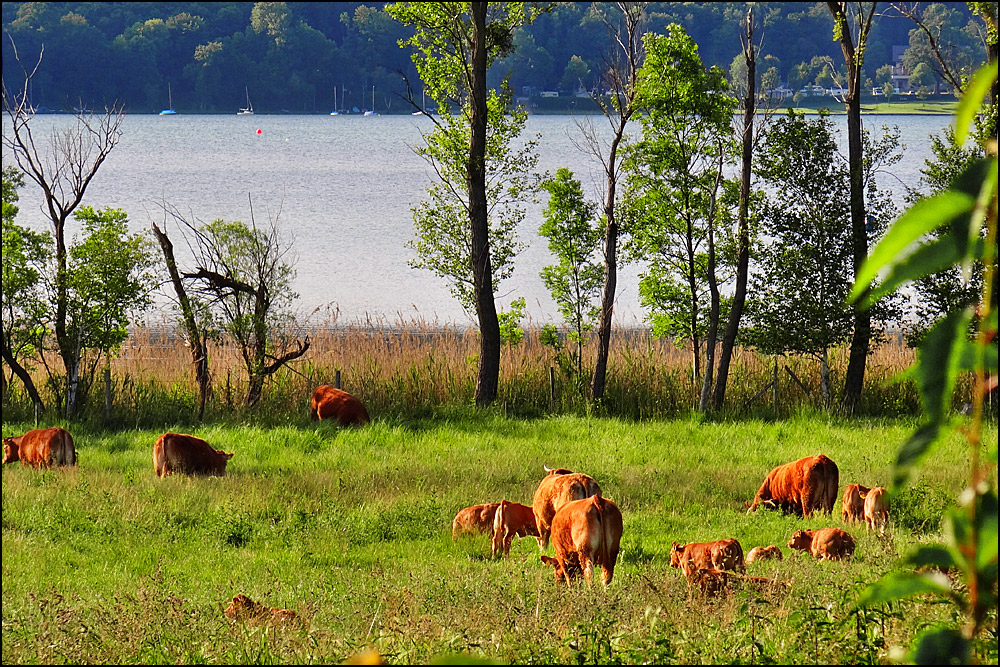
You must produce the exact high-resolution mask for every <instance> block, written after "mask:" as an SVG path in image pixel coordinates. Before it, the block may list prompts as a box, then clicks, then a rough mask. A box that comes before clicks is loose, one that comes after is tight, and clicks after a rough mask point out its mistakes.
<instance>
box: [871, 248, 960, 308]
mask: <svg viewBox="0 0 1000 667" xmlns="http://www.w3.org/2000/svg"><path fill="white" fill-rule="evenodd" d="M961 259H962V255H961V253H960V252H959V244H958V242H957V241H956V239H955V237H954V236H953V235H952V234H945V235H944V236H942V237H940V238H938V239H935V240H934V241H930V242H928V243H924V244H922V245H921V246H920V247H919V248H917V250H916V251H914V252H913V254H911V255H910V256H909V257H907V258H906V259H905V260H903V261H901V262H899V263H898V264H896V265H894V266H892V268H891V270H890V271H889V274H888V275H887V276H886V277H885V280H883V281H882V282H881V283H879V285H878V286H877V287H875V288H874V289H873V290H872V291H871V292H869V293H868V294H867V295H866V296H865V298H864V301H863V302H862V306H863V307H865V308H868V307H870V306H871V305H872V304H874V303H875V302H876V301H878V300H879V299H881V298H882V297H883V296H885V295H886V294H890V293H892V292H893V291H895V290H896V288H897V287H899V286H900V285H902V284H903V283H905V282H907V281H910V280H915V279H917V278H922V277H924V276H929V275H931V274H932V273H937V272H938V271H941V270H942V269H946V268H948V267H950V266H952V265H953V264H957V263H958V262H959V261H960V260H961Z"/></svg>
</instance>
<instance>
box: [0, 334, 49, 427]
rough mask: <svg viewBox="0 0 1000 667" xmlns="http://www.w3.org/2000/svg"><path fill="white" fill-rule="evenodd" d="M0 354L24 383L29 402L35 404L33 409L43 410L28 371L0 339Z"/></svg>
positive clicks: (43, 407)
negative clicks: (29, 398)
mask: <svg viewBox="0 0 1000 667" xmlns="http://www.w3.org/2000/svg"><path fill="white" fill-rule="evenodd" d="M0 356H2V357H3V360H4V361H5V362H6V363H7V365H8V366H10V369H11V370H12V371H14V375H16V376H17V377H18V378H20V380H21V383H22V384H23V385H24V389H25V391H27V392H28V396H29V397H31V402H32V403H34V404H35V409H36V411H38V412H42V411H44V410H45V404H44V403H43V402H42V397H41V396H40V395H39V394H38V389H37V388H36V387H35V383H34V382H33V381H32V379H31V375H29V374H28V371H27V370H26V369H25V368H24V366H22V365H21V364H19V363H18V362H17V359H15V358H14V355H13V353H12V352H11V350H10V348H9V347H7V343H6V342H5V341H3V340H2V339H0Z"/></svg>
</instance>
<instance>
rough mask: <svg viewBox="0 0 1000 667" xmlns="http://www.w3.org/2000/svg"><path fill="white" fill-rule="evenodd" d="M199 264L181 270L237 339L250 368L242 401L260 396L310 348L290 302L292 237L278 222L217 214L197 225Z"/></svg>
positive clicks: (292, 297)
mask: <svg viewBox="0 0 1000 667" xmlns="http://www.w3.org/2000/svg"><path fill="white" fill-rule="evenodd" d="M187 226H188V229H190V230H191V231H193V232H194V233H195V243H196V247H195V249H194V254H195V258H194V260H195V265H196V266H195V270H194V271H188V272H184V273H183V277H184V278H186V279H188V280H189V281H193V283H194V285H195V287H194V291H195V292H196V293H197V294H200V295H201V297H202V298H203V300H204V301H205V302H207V303H209V304H210V307H211V309H212V314H213V317H214V319H215V322H216V324H217V326H218V328H219V330H220V331H222V332H223V333H225V334H227V335H229V336H230V337H231V338H232V340H233V341H234V342H235V343H236V345H237V347H238V348H239V351H240V356H241V357H242V359H243V366H244V368H245V370H246V372H247V395H246V399H245V401H244V404H245V405H246V406H247V407H253V406H254V405H256V404H257V402H258V401H260V399H261V396H262V395H263V391H264V383H265V381H266V380H267V379H268V378H269V377H271V376H272V375H274V373H276V372H277V371H278V370H280V369H281V368H282V367H283V366H285V365H286V364H288V363H290V362H292V361H294V360H295V359H298V358H299V357H301V356H302V355H304V354H305V353H306V352H307V351H308V350H309V336H308V335H307V336H306V337H305V339H304V341H303V340H298V339H297V338H296V337H295V335H296V332H295V331H294V324H295V322H294V315H293V313H292V311H291V305H292V303H293V302H294V301H295V299H296V298H298V294H296V293H295V292H293V291H292V290H291V284H292V280H294V278H295V268H294V266H292V265H291V264H290V263H289V262H288V261H287V260H288V254H289V252H290V251H291V244H290V242H288V241H286V240H284V239H283V238H282V237H281V234H280V232H279V230H278V226H277V224H276V223H274V222H271V224H270V226H269V228H268V229H266V230H263V229H260V228H258V227H257V226H256V224H253V223H252V224H251V225H249V226H248V225H247V224H246V223H244V222H241V221H234V222H226V221H224V220H214V221H212V222H210V223H207V224H204V225H201V226H200V227H198V228H195V227H194V226H193V225H191V224H190V223H188V225H187Z"/></svg>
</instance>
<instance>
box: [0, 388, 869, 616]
mask: <svg viewBox="0 0 1000 667" xmlns="http://www.w3.org/2000/svg"><path fill="white" fill-rule="evenodd" d="M310 417H311V418H312V419H320V420H322V419H337V420H338V421H339V422H340V423H341V424H342V425H345V426H361V425H364V424H367V423H368V422H369V417H368V412H367V411H366V410H365V407H364V405H362V404H361V402H360V401H359V400H358V399H356V398H355V397H353V396H351V395H350V394H349V393H347V392H345V391H342V390H340V389H336V388H334V387H329V386H326V385H323V386H321V387H319V388H317V389H316V391H315V392H313V396H312V401H311V404H310ZM3 449H4V452H3V463H5V464H6V463H11V462H13V461H20V462H21V464H22V465H28V466H34V467H45V468H50V467H52V466H71V465H76V462H77V457H76V449H75V446H74V443H73V438H72V436H71V435H70V434H69V433H68V432H67V431H66V430H65V429H63V428H59V427H54V428H46V429H36V430H33V431H29V432H27V433H25V434H24V435H22V436H19V437H11V438H4V439H3ZM232 456H233V454H232V453H226V452H223V451H221V450H217V449H214V448H213V447H212V446H211V445H209V444H208V443H207V442H205V441H204V440H202V439H201V438H196V437H194V436H191V435H186V434H181V433H164V434H163V435H161V436H160V437H159V438H158V439H157V440H156V442H155V444H154V445H153V468H154V470H155V471H156V474H157V476H159V477H165V476H167V475H172V474H174V473H180V474H186V475H216V476H222V475H225V473H226V464H227V463H228V462H229V459H230V458H232ZM545 470H546V475H545V476H544V477H543V478H542V479H541V481H540V482H539V484H538V487H537V489H536V491H535V494H534V498H533V499H532V504H531V506H530V507H529V506H527V505H522V504H521V503H516V502H510V501H508V500H506V499H504V500H501V501H500V502H497V503H484V504H479V505H472V506H470V507H466V508H464V509H462V510H460V511H459V512H458V514H456V515H455V519H454V521H453V522H452V538H453V539H457V538H458V537H459V536H460V535H462V534H464V533H469V532H478V533H485V534H488V535H491V536H492V540H491V548H492V553H493V556H498V555H500V554H503V555H504V556H507V555H509V553H510V547H511V543H512V541H513V538H514V536H518V537H529V536H531V537H534V538H535V539H536V540H537V542H538V548H539V551H540V552H542V555H541V561H542V562H543V563H544V564H545V565H548V566H551V567H552V568H553V571H554V574H555V577H556V580H557V581H559V582H566V583H567V584H569V583H570V582H571V581H572V580H573V579H575V578H578V577H580V576H582V577H583V578H584V579H585V580H586V582H587V583H588V584H590V583H591V581H592V577H593V571H594V569H595V568H597V567H599V568H600V569H601V581H602V583H603V584H604V585H605V586H607V585H608V584H610V583H611V580H612V578H613V576H614V570H615V563H616V562H617V559H618V552H619V548H620V543H621V538H622V528H623V522H622V514H621V511H620V510H619V509H618V506H617V505H616V504H615V503H614V502H613V501H612V500H611V499H609V498H605V497H604V495H603V493H602V491H601V487H600V485H599V484H598V483H597V481H596V480H594V478H593V477H591V476H589V475H586V474H583V473H576V472H573V471H571V470H567V469H566V468H556V469H549V468H546V469H545ZM839 477H840V473H839V470H838V468H837V464H836V463H834V462H833V461H832V460H830V459H829V458H828V457H827V456H824V455H823V454H820V455H818V456H807V457H804V458H801V459H799V460H797V461H792V462H791V463H786V464H784V465H781V466H778V467H777V468H775V469H774V470H772V471H771V472H770V473H769V474H768V475H767V477H766V478H765V479H764V482H763V483H762V484H761V486H760V488H759V489H758V491H757V494H756V495H755V497H754V499H753V502H752V503H747V504H746V505H747V507H748V508H749V509H748V510H747V512H748V513H750V512H753V511H755V510H756V509H757V508H758V507H760V506H764V507H770V508H773V509H780V510H782V511H783V512H785V513H793V514H796V515H798V516H802V517H805V518H809V517H811V516H812V515H813V513H815V512H816V511H822V512H825V513H827V514H828V515H829V514H832V513H833V509H834V504H835V502H836V499H837V493H838V488H839V482H840V479H839ZM841 518H842V519H843V521H844V522H846V523H850V522H860V521H864V522H865V524H866V525H867V526H868V528H869V529H871V530H873V531H874V530H876V529H877V530H879V531H880V532H881V533H884V531H885V528H886V523H887V521H888V518H889V499H888V496H887V494H886V490H885V489H884V488H882V487H877V488H871V489H870V488H868V487H865V486H862V485H860V484H849V485H848V486H847V487H846V488H845V489H844V495H843V498H842V503H841ZM550 541H551V542H552V545H553V550H554V552H555V557H554V558H552V557H549V556H546V555H545V554H544V552H545V550H546V549H547V548H548V544H549V542H550ZM788 547H790V548H792V549H796V550H800V551H805V552H807V553H809V554H811V555H812V556H813V558H816V559H829V560H843V559H846V558H850V557H851V556H852V555H853V554H854V549H855V543H854V539H853V538H852V537H851V535H850V534H849V533H848V532H846V531H845V530H843V529H841V528H837V527H829V528H821V529H818V530H796V531H795V532H794V534H793V535H792V537H791V539H790V540H789V542H788ZM769 558H775V559H778V560H781V559H782V558H783V555H782V553H781V549H780V548H778V547H777V546H774V545H770V546H766V547H765V546H760V547H754V548H753V549H751V550H750V552H749V553H748V554H747V555H746V557H745V558H744V552H743V547H742V546H741V545H740V543H739V541H737V540H736V539H734V538H726V539H721V540H717V541H714V542H693V543H689V544H678V543H677V542H674V543H673V546H672V547H671V549H670V565H671V566H672V567H677V568H680V569H681V571H682V572H683V573H684V576H685V577H686V578H687V580H688V583H689V585H691V586H693V587H696V588H700V589H701V590H702V591H703V592H704V593H707V594H715V593H721V592H723V591H726V590H729V589H730V585H731V582H733V581H737V580H738V581H742V582H749V583H751V584H757V585H761V586H783V585H784V584H782V583H781V582H776V581H773V580H770V579H764V578H761V577H748V576H746V574H745V573H746V564H747V563H753V562H755V561H759V560H764V559H769ZM255 605H256V603H254V602H253V601H251V600H249V598H246V596H237V597H236V598H234V599H233V604H232V605H230V607H231V609H230V610H227V612H226V614H227V616H233V615H237V616H246V615H250V616H254V617H257V616H268V617H270V615H271V613H272V611H273V612H275V613H276V614H278V615H279V616H280V615H281V613H282V612H285V611H287V610H270V608H267V607H262V606H259V605H257V606H255Z"/></svg>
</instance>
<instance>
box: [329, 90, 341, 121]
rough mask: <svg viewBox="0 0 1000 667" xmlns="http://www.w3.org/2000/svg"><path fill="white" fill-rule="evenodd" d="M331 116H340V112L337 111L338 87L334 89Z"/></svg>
mask: <svg viewBox="0 0 1000 667" xmlns="http://www.w3.org/2000/svg"><path fill="white" fill-rule="evenodd" d="M330 115H331V116H339V115H340V112H339V111H337V87H336V86H334V87H333V111H331V112H330Z"/></svg>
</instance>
